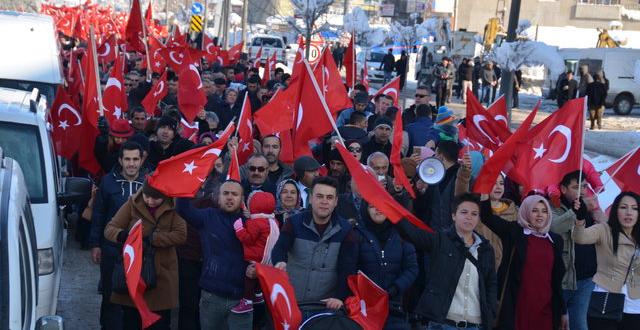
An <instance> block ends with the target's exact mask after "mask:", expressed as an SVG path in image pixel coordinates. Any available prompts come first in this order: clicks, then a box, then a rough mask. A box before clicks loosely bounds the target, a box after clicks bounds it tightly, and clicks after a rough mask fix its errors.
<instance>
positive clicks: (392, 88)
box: [374, 76, 400, 107]
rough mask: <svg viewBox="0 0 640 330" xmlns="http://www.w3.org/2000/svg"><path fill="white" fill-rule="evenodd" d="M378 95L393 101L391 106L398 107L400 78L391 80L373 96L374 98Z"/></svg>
mask: <svg viewBox="0 0 640 330" xmlns="http://www.w3.org/2000/svg"><path fill="white" fill-rule="evenodd" d="M380 94H384V95H388V96H390V97H391V98H392V99H393V106H394V107H398V100H399V98H400V76H397V77H395V78H393V79H391V81H390V82H388V83H387V84H386V85H384V86H382V87H380V89H379V90H378V92H376V94H375V95H374V98H375V97H376V96H378V95H380Z"/></svg>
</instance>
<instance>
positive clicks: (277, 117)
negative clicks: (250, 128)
mask: <svg viewBox="0 0 640 330" xmlns="http://www.w3.org/2000/svg"><path fill="white" fill-rule="evenodd" d="M297 98H298V87H297V83H295V82H293V81H292V84H291V85H290V86H289V87H288V88H287V89H285V90H278V91H276V93H275V94H274V95H273V96H272V97H271V100H269V103H267V104H265V105H264V106H262V107H261V108H260V109H258V110H257V111H256V113H254V114H253V120H254V122H255V124H256V126H257V127H258V130H259V131H260V134H261V135H262V136H265V135H269V134H276V133H279V132H282V131H291V129H292V128H293V114H294V113H295V111H297V110H298V107H297V103H296V100H297Z"/></svg>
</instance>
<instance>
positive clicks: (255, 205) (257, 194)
mask: <svg viewBox="0 0 640 330" xmlns="http://www.w3.org/2000/svg"><path fill="white" fill-rule="evenodd" d="M247 204H249V213H251V214H271V213H273V212H274V211H275V208H276V200H275V198H274V197H273V195H272V194H270V193H268V192H264V191H259V190H257V191H254V192H252V193H251V194H250V195H249V200H248V203H247Z"/></svg>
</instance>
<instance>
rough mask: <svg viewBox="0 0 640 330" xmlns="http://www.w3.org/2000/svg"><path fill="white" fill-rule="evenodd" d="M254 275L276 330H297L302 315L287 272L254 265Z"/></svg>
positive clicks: (258, 264)
mask: <svg viewBox="0 0 640 330" xmlns="http://www.w3.org/2000/svg"><path fill="white" fill-rule="evenodd" d="M255 265H256V273H257V275H258V280H259V281H260V287H261V288H262V292H263V293H264V301H265V302H266V303H267V307H268V308H269V312H271V317H272V319H273V327H274V329H276V330H289V329H298V327H299V326H300V323H301V322H302V313H300V309H299V308H298V302H297V301H296V294H295V291H294V290H293V286H291V283H289V276H288V275H287V272H285V271H283V270H280V269H277V268H274V267H271V266H267V265H263V264H260V263H256V264H255Z"/></svg>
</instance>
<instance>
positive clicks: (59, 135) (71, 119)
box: [49, 85, 83, 159]
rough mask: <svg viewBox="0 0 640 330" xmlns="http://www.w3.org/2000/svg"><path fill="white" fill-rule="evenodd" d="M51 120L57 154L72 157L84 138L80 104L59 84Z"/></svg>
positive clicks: (50, 115) (52, 107) (50, 116)
mask: <svg viewBox="0 0 640 330" xmlns="http://www.w3.org/2000/svg"><path fill="white" fill-rule="evenodd" d="M49 122H50V123H51V128H52V131H51V137H52V139H53V143H54V146H55V151H56V154H58V155H60V156H62V157H64V158H67V159H71V158H72V157H73V155H75V153H76V152H77V151H78V148H79V147H80V145H79V143H80V140H81V139H82V138H83V137H82V133H83V127H82V117H81V116H80V112H79V108H78V106H77V105H76V104H75V103H74V102H73V100H72V99H71V96H70V95H69V93H67V91H66V90H65V89H64V88H63V87H62V85H58V91H57V92H56V99H55V100H54V101H53V104H52V105H51V112H50V113H49Z"/></svg>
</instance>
